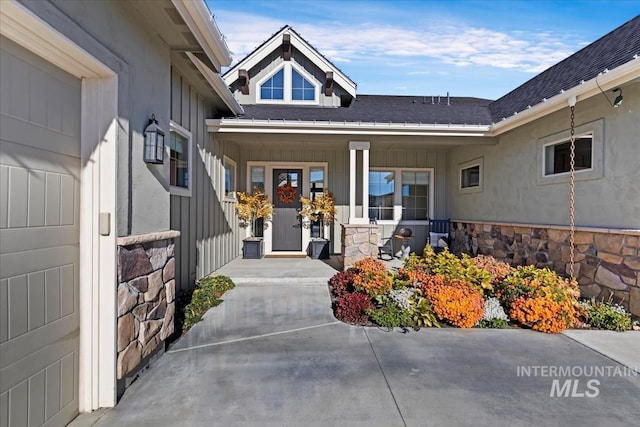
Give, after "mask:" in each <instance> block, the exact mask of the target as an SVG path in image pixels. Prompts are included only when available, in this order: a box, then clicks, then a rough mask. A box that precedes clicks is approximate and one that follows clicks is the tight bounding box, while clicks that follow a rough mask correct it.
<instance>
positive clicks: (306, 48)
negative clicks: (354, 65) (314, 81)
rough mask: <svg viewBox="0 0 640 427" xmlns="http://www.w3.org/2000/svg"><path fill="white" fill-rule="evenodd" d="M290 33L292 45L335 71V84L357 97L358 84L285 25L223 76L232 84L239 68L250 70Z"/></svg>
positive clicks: (229, 84)
mask: <svg viewBox="0 0 640 427" xmlns="http://www.w3.org/2000/svg"><path fill="white" fill-rule="evenodd" d="M283 34H290V36H291V45H292V46H294V47H295V48H296V49H298V50H299V51H300V52H301V53H302V54H303V55H304V56H305V57H306V58H307V59H309V61H311V62H312V63H313V64H314V65H315V66H316V67H318V68H320V69H321V70H323V71H332V72H333V81H334V83H335V84H337V85H339V86H340V87H342V88H343V89H344V90H346V91H347V93H348V94H349V95H351V96H353V97H354V98H355V97H356V84H355V83H354V82H353V81H352V80H351V79H350V78H349V77H347V76H346V75H345V74H344V73H343V72H342V71H340V70H339V69H337V68H336V67H335V66H334V65H333V64H331V63H330V62H329V61H327V59H325V58H324V57H323V56H322V55H320V53H318V51H317V50H315V49H314V48H313V47H311V46H310V45H309V44H308V43H307V42H305V41H304V40H303V39H302V38H301V37H300V36H298V34H297V33H296V32H295V31H293V30H292V29H291V27H285V28H283V29H282V30H281V31H278V33H276V34H275V35H274V36H273V37H271V39H270V40H268V41H267V42H266V43H264V44H263V45H262V46H260V48H259V49H257V50H256V51H255V52H253V53H252V54H251V55H249V56H248V57H246V58H245V59H243V60H242V61H241V62H239V63H237V64H236V65H234V66H233V67H232V68H231V69H229V71H227V72H226V73H225V75H224V76H223V77H222V78H223V79H224V81H225V83H226V84H227V86H231V85H232V84H233V83H234V82H235V81H236V80H237V79H238V70H240V69H246V70H250V69H252V68H253V67H255V66H256V65H258V64H259V63H260V61H262V60H263V59H264V58H265V57H266V56H267V55H269V54H270V53H271V52H273V51H274V50H276V49H278V48H279V47H280V46H281V45H282V35H283Z"/></svg>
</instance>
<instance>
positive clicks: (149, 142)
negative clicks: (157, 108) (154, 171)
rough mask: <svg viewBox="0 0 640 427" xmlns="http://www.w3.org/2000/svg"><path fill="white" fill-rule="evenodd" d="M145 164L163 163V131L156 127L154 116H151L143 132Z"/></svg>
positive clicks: (156, 122)
mask: <svg viewBox="0 0 640 427" xmlns="http://www.w3.org/2000/svg"><path fill="white" fill-rule="evenodd" d="M144 161H145V163H153V164H162V163H164V131H163V130H162V129H160V126H158V121H157V120H156V115H155V114H152V115H151V118H150V119H149V124H148V125H147V127H146V128H145V130H144Z"/></svg>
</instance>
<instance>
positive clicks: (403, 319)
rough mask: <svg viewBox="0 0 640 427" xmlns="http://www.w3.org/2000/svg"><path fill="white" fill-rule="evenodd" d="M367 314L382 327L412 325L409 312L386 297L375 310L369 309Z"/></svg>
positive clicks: (390, 327) (391, 327)
mask: <svg viewBox="0 0 640 427" xmlns="http://www.w3.org/2000/svg"><path fill="white" fill-rule="evenodd" d="M369 315H370V316H371V321H372V322H373V323H375V324H376V325H378V326H381V327H383V328H387V329H393V328H397V327H413V320H412V319H411V314H410V313H409V312H408V311H407V310H403V309H401V308H400V307H398V306H397V305H396V304H395V303H394V302H393V301H392V300H391V299H386V300H385V301H384V302H383V303H382V305H381V306H380V307H378V308H376V309H375V310H369Z"/></svg>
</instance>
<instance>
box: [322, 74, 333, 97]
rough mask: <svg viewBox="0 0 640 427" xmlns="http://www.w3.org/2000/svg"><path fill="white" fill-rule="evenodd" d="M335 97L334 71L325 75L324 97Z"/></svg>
mask: <svg viewBox="0 0 640 427" xmlns="http://www.w3.org/2000/svg"><path fill="white" fill-rule="evenodd" d="M331 95H333V71H327V72H326V73H325V74H324V96H331Z"/></svg>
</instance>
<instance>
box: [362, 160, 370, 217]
mask: <svg viewBox="0 0 640 427" xmlns="http://www.w3.org/2000/svg"><path fill="white" fill-rule="evenodd" d="M362 218H364V219H366V220H367V222H369V147H367V148H366V149H365V150H362Z"/></svg>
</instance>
